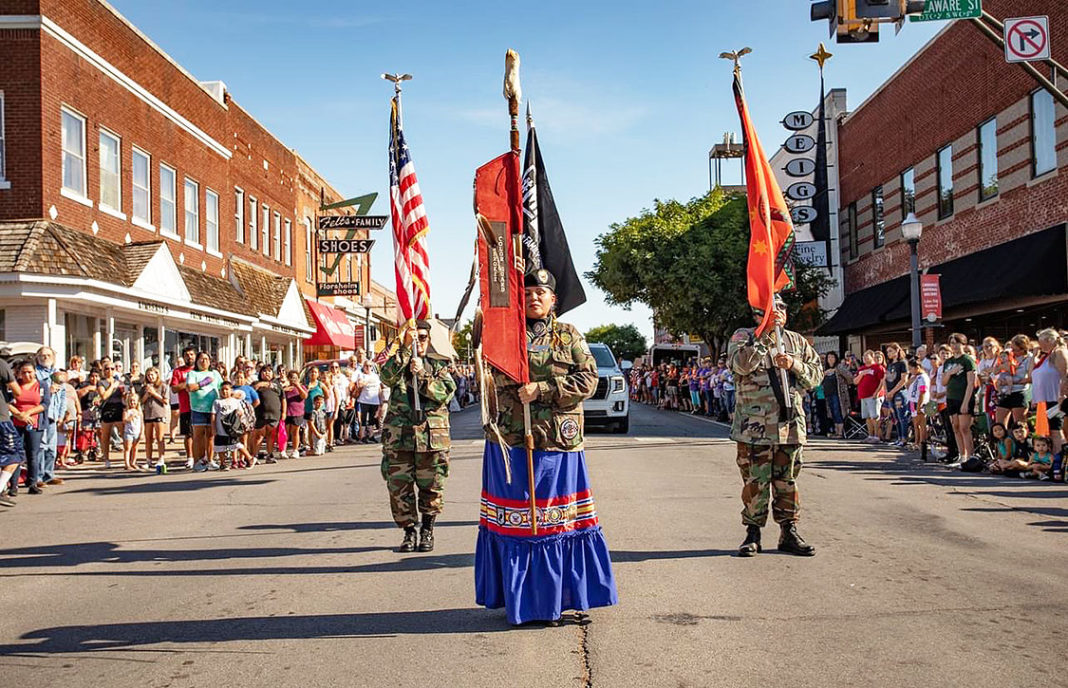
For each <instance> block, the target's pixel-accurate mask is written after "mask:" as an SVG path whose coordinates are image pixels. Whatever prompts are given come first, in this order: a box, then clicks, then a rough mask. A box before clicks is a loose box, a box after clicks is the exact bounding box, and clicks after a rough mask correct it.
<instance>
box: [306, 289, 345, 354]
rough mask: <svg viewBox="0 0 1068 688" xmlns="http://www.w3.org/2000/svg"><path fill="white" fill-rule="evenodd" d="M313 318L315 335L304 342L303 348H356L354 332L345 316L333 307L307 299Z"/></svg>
mask: <svg viewBox="0 0 1068 688" xmlns="http://www.w3.org/2000/svg"><path fill="white" fill-rule="evenodd" d="M307 302H308V308H310V309H311V312H312V317H314V318H315V334H313V335H312V336H310V337H308V338H307V339H305V340H304V344H305V346H336V347H340V348H342V349H354V348H356V331H355V330H354V329H353V327H352V323H351V322H349V319H348V318H346V317H345V314H344V313H342V312H341V311H339V310H337V309H336V308H334V307H333V306H330V305H329V304H325V303H319V302H318V301H313V300H312V299H307Z"/></svg>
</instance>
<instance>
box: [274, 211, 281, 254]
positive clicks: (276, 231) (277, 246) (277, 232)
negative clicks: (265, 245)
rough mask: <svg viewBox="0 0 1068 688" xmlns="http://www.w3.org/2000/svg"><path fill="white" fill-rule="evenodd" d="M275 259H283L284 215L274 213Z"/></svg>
mask: <svg viewBox="0 0 1068 688" xmlns="http://www.w3.org/2000/svg"><path fill="white" fill-rule="evenodd" d="M273 236H274V259H275V260H278V261H280V260H282V216H281V215H279V214H278V213H277V212H276V213H275V214H274V235H273Z"/></svg>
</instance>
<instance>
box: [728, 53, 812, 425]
mask: <svg viewBox="0 0 1068 688" xmlns="http://www.w3.org/2000/svg"><path fill="white" fill-rule="evenodd" d="M751 52H752V49H751V48H742V49H741V50H738V51H735V52H729V53H721V54H720V57H722V58H724V59H727V60H733V61H734V85H733V88H734V100H735V104H736V105H737V107H738V115H739V117H740V118H741V124H742V140H743V144H744V146H745V187H746V195H747V202H748V206H749V257H748V260H747V265H746V282H747V285H746V290H747V294H748V298H749V305H750V306H751V307H752V308H753V309H754V310H755V311H757V312H759V313H760V314H761V321H760V324H759V325H758V326H757V328H756V332H755V333H754V336H756V337H760V336H763V335H764V333H766V332H767V331H768V329H769V328H770V327H772V326H773V325H774V328H775V329H774V334H775V349H776V352H777V353H783V347H782V327H781V326H779V325H777V324H775V315H774V313H775V295H776V294H777V293H779V292H781V291H790V290H792V289H794V288H795V287H794V275H793V252H794V241H795V240H794V225H793V221H792V220H791V218H790V210H789V208H788V207H787V205H786V199H785V198H784V197H783V194H782V190H781V189H780V188H779V183H778V181H777V180H776V179H775V174H774V172H773V171H772V168H771V165H770V163H769V162H768V158H767V156H766V155H765V154H764V148H763V147H762V146H761V145H760V139H759V138H758V137H757V133H756V128H755V127H754V126H753V121H752V119H751V118H750V116H749V107H748V105H747V104H746V102H745V92H744V91H743V89H742V65H741V58H742V57H743V56H745V55H747V54H749V53H751ZM779 374H780V376H781V377H782V385H783V389H784V390H786V389H788V387H789V379H788V377H787V373H786V371H785V370H783V369H782V368H780V369H779ZM783 396H784V400H785V403H786V405H787V407H789V406H790V405H791V404H792V400H791V398H790V396H791V395H790V394H784V395H783Z"/></svg>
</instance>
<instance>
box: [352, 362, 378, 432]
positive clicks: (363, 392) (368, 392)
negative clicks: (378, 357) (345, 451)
mask: <svg viewBox="0 0 1068 688" xmlns="http://www.w3.org/2000/svg"><path fill="white" fill-rule="evenodd" d="M358 384H359V396H358V397H357V399H356V401H358V402H359V404H360V437H359V441H361V442H377V441H378V440H377V439H375V431H376V430H377V429H378V425H379V418H378V407H379V405H380V404H381V403H382V396H381V394H382V381H381V379H379V377H378V373H376V372H375V371H374V370H373V369H372V367H371V362H370V361H364V362H363V371H362V372H361V374H360V381H359V383H358Z"/></svg>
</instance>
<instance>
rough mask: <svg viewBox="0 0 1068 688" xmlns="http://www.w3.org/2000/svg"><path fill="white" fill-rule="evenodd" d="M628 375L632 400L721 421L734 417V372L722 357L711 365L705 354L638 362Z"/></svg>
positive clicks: (727, 420)
mask: <svg viewBox="0 0 1068 688" xmlns="http://www.w3.org/2000/svg"><path fill="white" fill-rule="evenodd" d="M629 378H630V380H629V382H630V395H631V399H632V400H633V401H638V402H641V403H645V404H651V405H654V406H656V407H658V408H662V409H666V410H670V411H684V412H687V413H691V414H694V415H702V416H707V417H709V418H716V419H719V420H722V421H725V422H730V421H731V420H732V419H733V417H734V375H733V374H732V373H731V371H730V369H729V368H728V367H727V359H726V357H720V359H719V361H718V362H717V363H715V364H713V363H712V359H711V358H707V357H706V358H703V359H697V358H690V359H689V360H688V361H686V362H685V363H682V362H680V361H670V362H665V363H659V364H657V365H652V364H643V363H639V364H638V365H635V366H633V367H632V368H631V369H630V371H629Z"/></svg>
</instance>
